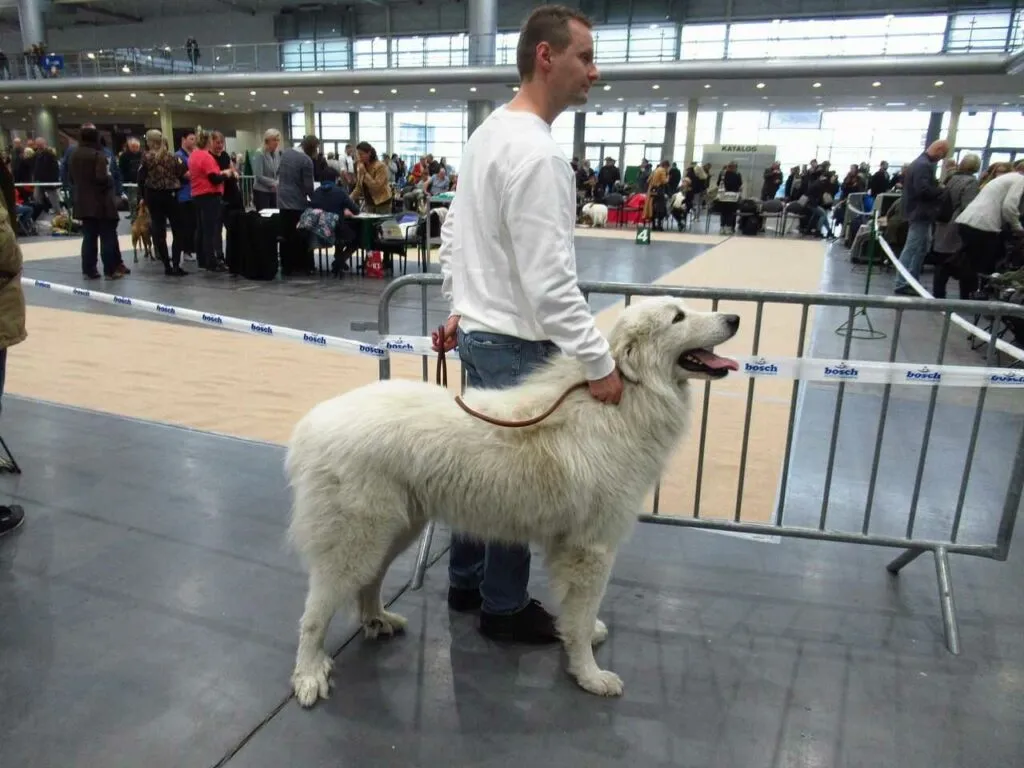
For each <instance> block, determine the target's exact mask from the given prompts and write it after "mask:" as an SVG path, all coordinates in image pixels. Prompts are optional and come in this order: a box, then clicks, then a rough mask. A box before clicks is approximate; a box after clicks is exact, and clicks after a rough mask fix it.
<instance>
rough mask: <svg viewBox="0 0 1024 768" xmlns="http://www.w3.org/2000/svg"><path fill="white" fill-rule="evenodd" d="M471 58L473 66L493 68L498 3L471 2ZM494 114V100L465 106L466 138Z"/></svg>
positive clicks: (491, 1)
mask: <svg viewBox="0 0 1024 768" xmlns="http://www.w3.org/2000/svg"><path fill="white" fill-rule="evenodd" d="M467 15H468V17H469V18H468V21H469V25H468V26H469V59H468V62H467V63H468V64H469V66H471V67H493V66H494V60H495V53H496V51H497V46H498V2H497V0H469V13H468V14H467ZM493 111H494V102H493V101H470V102H468V103H467V104H466V121H467V122H466V137H467V138H469V137H470V136H472V135H473V131H475V130H476V129H477V128H478V127H479V126H480V124H481V123H482V122H483V121H484V120H486V119H487V116H488V115H490V114H491V112H493Z"/></svg>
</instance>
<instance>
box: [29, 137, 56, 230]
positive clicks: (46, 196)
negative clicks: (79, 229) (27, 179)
mask: <svg viewBox="0 0 1024 768" xmlns="http://www.w3.org/2000/svg"><path fill="white" fill-rule="evenodd" d="M32 161H33V165H32V181H34V182H36V188H35V194H34V197H35V201H36V202H37V203H39V205H40V206H41V205H43V200H46V201H47V202H48V203H49V204H50V210H51V211H52V212H53V213H55V214H56V213H60V194H59V190H58V188H57V187H50V186H46V187H43V186H39V185H40V184H57V183H59V182H60V160H58V159H57V153H56V152H54V151H53V150H52V149H51V148H50V147H48V146H46V139H44V138H43V137H42V136H40V137H38V138H36V154H35V157H33V158H32Z"/></svg>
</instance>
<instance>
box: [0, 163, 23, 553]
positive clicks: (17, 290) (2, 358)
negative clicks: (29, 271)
mask: <svg viewBox="0 0 1024 768" xmlns="http://www.w3.org/2000/svg"><path fill="white" fill-rule="evenodd" d="M13 206H14V177H13V176H12V175H11V172H10V171H9V170H8V169H7V166H6V164H4V163H0V275H2V277H0V398H2V397H3V393H4V380H5V379H6V378H7V376H6V374H7V350H8V349H9V348H10V347H13V346H14V345H15V344H20V343H21V342H23V341H24V340H25V338H26V337H27V336H28V334H27V333H26V332H25V294H24V292H23V291H22V288H21V265H22V258H21V248H20V247H19V246H18V243H17V240H16V239H15V234H14V232H15V228H14V214H13V211H14V207H13ZM24 520H25V510H23V509H22V508H21V507H20V506H18V505H17V504H3V505H0V536H3V535H4V534H7V533H10V532H11V531H13V530H15V529H16V528H17V527H18V526H20V525H21V524H22V523H23V522H24Z"/></svg>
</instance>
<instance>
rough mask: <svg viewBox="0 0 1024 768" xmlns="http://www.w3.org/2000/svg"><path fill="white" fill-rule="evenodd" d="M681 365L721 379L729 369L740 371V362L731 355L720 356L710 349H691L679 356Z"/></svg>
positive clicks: (694, 371)
mask: <svg viewBox="0 0 1024 768" xmlns="http://www.w3.org/2000/svg"><path fill="white" fill-rule="evenodd" d="M679 366H680V367H681V368H685V369H686V370H688V371H691V372H692V373H703V374H705V375H707V376H711V377H712V378H716V379H720V378H722V377H723V376H726V375H728V373H729V371H738V370H739V369H740V366H739V363H737V362H736V361H735V360H733V359H732V358H729V357H719V356H718V355H716V354H715V353H714V352H712V351H711V350H710V349H691V350H690V351H689V352H683V354H681V355H680V356H679Z"/></svg>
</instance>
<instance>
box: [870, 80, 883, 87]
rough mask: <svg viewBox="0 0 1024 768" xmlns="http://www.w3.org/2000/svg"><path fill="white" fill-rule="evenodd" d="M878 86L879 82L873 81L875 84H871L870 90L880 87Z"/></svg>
mask: <svg viewBox="0 0 1024 768" xmlns="http://www.w3.org/2000/svg"><path fill="white" fill-rule="evenodd" d="M880 85H881V83H880V82H878V81H877V80H875V82H873V83H872V84H871V87H872V88H877V87H878V86H880Z"/></svg>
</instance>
